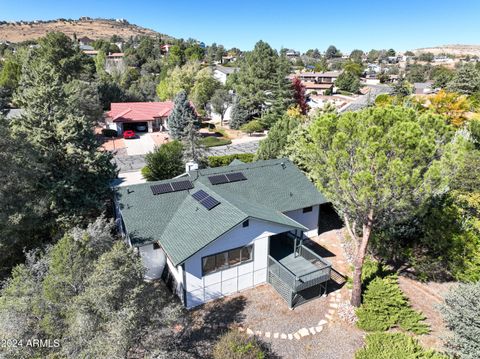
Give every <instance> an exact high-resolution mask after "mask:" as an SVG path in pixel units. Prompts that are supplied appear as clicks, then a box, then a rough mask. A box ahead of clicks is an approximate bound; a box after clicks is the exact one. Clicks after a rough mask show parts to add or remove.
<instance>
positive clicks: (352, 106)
mask: <svg viewBox="0 0 480 359" xmlns="http://www.w3.org/2000/svg"><path fill="white" fill-rule="evenodd" d="M367 87H369V88H370V92H369V93H367V94H366V95H363V96H360V97H359V98H357V99H356V100H355V101H353V102H350V103H349V104H348V105H347V106H345V107H344V108H342V109H341V110H340V112H346V111H358V110H361V109H362V108H364V107H368V106H370V105H372V104H373V103H375V99H376V98H377V96H378V95H380V94H384V93H387V94H388V93H391V92H392V88H391V87H390V86H388V85H367Z"/></svg>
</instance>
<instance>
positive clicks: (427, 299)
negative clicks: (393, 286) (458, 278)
mask: <svg viewBox="0 0 480 359" xmlns="http://www.w3.org/2000/svg"><path fill="white" fill-rule="evenodd" d="M399 282H400V288H401V289H402V291H403V292H404V293H405V295H406V296H407V297H408V299H409V301H410V304H411V305H412V307H413V308H414V309H416V310H419V311H421V312H422V313H423V314H424V315H425V316H426V318H427V319H426V321H427V323H428V324H429V325H430V327H431V329H432V331H431V333H430V334H428V335H423V336H419V340H420V341H421V342H422V344H423V345H424V346H426V347H430V348H435V349H443V342H444V339H445V336H447V335H448V330H447V329H446V328H445V325H444V323H443V318H442V315H441V313H440V311H439V308H438V307H439V306H440V305H441V304H442V303H443V296H444V294H445V293H446V292H447V291H448V289H449V288H450V287H451V285H452V283H433V282H428V283H421V282H418V281H416V280H413V279H410V278H407V277H400V279H399Z"/></svg>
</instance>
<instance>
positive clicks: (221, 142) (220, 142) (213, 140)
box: [200, 136, 232, 147]
mask: <svg viewBox="0 0 480 359" xmlns="http://www.w3.org/2000/svg"><path fill="white" fill-rule="evenodd" d="M200 142H201V143H202V145H203V146H205V147H215V146H225V145H230V144H231V143H232V141H231V140H229V139H227V138H219V137H214V136H209V137H205V138H202V139H201V141H200Z"/></svg>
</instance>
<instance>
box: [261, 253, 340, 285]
mask: <svg viewBox="0 0 480 359" xmlns="http://www.w3.org/2000/svg"><path fill="white" fill-rule="evenodd" d="M297 249H298V255H300V256H301V257H303V258H305V259H306V260H308V261H309V262H311V263H312V264H314V265H315V266H316V267H317V269H315V270H312V271H311V272H309V273H305V274H302V275H301V276H297V275H295V273H293V272H292V271H291V270H289V269H288V268H287V267H286V266H284V265H283V264H282V263H280V262H279V261H277V260H276V259H275V258H273V257H272V256H270V255H269V256H268V268H269V271H270V272H271V273H273V274H274V275H276V276H277V277H278V278H279V279H280V280H282V282H284V283H285V284H287V285H288V286H289V287H290V288H291V290H292V291H293V292H298V291H300V290H303V289H306V288H309V287H311V286H313V285H316V284H320V283H324V282H326V281H328V280H329V279H330V271H331V264H330V262H328V261H327V260H326V259H323V258H322V257H320V256H319V255H318V254H316V253H315V252H313V251H312V250H311V249H309V248H307V247H306V246H305V245H303V244H302V245H300V246H298V247H297Z"/></svg>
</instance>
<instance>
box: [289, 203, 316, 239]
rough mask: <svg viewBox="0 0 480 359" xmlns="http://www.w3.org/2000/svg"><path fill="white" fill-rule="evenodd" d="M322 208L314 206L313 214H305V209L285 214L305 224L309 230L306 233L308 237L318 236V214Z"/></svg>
mask: <svg viewBox="0 0 480 359" xmlns="http://www.w3.org/2000/svg"><path fill="white" fill-rule="evenodd" d="M319 210H320V206H318V205H317V206H313V207H312V211H311V212H307V213H303V208H300V209H296V210H294V211H289V212H285V213H284V214H285V215H286V216H288V217H290V218H291V219H293V220H295V221H297V222H298V223H300V224H303V225H304V226H305V227H307V228H308V231H306V232H305V235H306V236H307V237H312V236H316V235H317V234H318V233H317V232H318V213H319Z"/></svg>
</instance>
